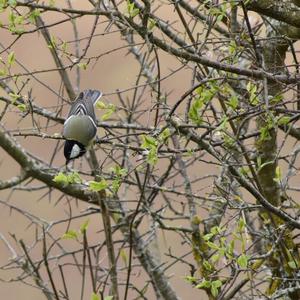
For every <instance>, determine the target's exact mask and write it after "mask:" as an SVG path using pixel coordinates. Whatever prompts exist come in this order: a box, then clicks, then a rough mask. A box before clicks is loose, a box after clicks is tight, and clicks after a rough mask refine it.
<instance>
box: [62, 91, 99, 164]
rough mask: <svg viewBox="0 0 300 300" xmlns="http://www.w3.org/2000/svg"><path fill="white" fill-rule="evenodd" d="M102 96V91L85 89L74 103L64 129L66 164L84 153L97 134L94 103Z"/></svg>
mask: <svg viewBox="0 0 300 300" xmlns="http://www.w3.org/2000/svg"><path fill="white" fill-rule="evenodd" d="M101 96H102V93H101V92H100V91H97V90H84V91H83V92H81V93H80V94H79V95H78V96H77V98H76V99H75V101H74V103H72V106H71V108H70V112H69V114H68V117H67V119H66V121H65V123H64V130H63V136H64V138H65V139H66V141H65V147H64V155H65V158H66V164H68V162H69V161H70V160H72V159H75V158H78V157H80V156H82V155H84V154H85V153H86V148H87V147H88V146H89V144H90V143H91V141H92V140H93V138H94V137H95V136H96V133H97V126H96V116H95V111H94V105H95V104H96V103H97V101H98V100H99V99H100V98H101Z"/></svg>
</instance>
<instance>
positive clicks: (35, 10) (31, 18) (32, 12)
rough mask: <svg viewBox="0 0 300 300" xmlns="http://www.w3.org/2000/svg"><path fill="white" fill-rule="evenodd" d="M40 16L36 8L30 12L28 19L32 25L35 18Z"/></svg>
mask: <svg viewBox="0 0 300 300" xmlns="http://www.w3.org/2000/svg"><path fill="white" fill-rule="evenodd" d="M40 15H41V11H40V10H39V9H38V8H36V9H34V10H32V11H31V12H30V14H29V16H28V19H29V21H30V22H31V23H32V24H34V23H35V21H36V19H37V17H39V16H40Z"/></svg>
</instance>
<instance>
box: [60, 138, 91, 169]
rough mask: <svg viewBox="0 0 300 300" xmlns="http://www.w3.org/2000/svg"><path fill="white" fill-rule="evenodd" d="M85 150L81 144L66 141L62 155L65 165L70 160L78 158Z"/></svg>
mask: <svg viewBox="0 0 300 300" xmlns="http://www.w3.org/2000/svg"><path fill="white" fill-rule="evenodd" d="M85 152H86V148H85V146H84V145H83V144H81V143H79V142H77V141H74V140H66V142H65V147H64V155H65V158H66V165H67V164H68V163H69V161H70V160H72V159H75V158H78V157H80V156H82V155H83V154H85Z"/></svg>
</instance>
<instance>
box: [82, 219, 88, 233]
mask: <svg viewBox="0 0 300 300" xmlns="http://www.w3.org/2000/svg"><path fill="white" fill-rule="evenodd" d="M89 223H90V219H87V220H86V221H85V222H84V223H83V224H81V225H80V232H81V233H82V234H83V233H84V232H86V230H87V228H88V226H89Z"/></svg>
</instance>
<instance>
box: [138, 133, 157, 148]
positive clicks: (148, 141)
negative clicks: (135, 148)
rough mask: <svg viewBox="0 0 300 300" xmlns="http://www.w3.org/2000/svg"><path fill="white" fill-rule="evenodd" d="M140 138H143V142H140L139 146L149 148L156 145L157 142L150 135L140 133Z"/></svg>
mask: <svg viewBox="0 0 300 300" xmlns="http://www.w3.org/2000/svg"><path fill="white" fill-rule="evenodd" d="M142 140H143V143H142V145H141V147H142V148H144V149H151V148H153V147H157V144H158V142H157V140H156V139H155V138H154V137H152V136H149V135H142Z"/></svg>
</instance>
